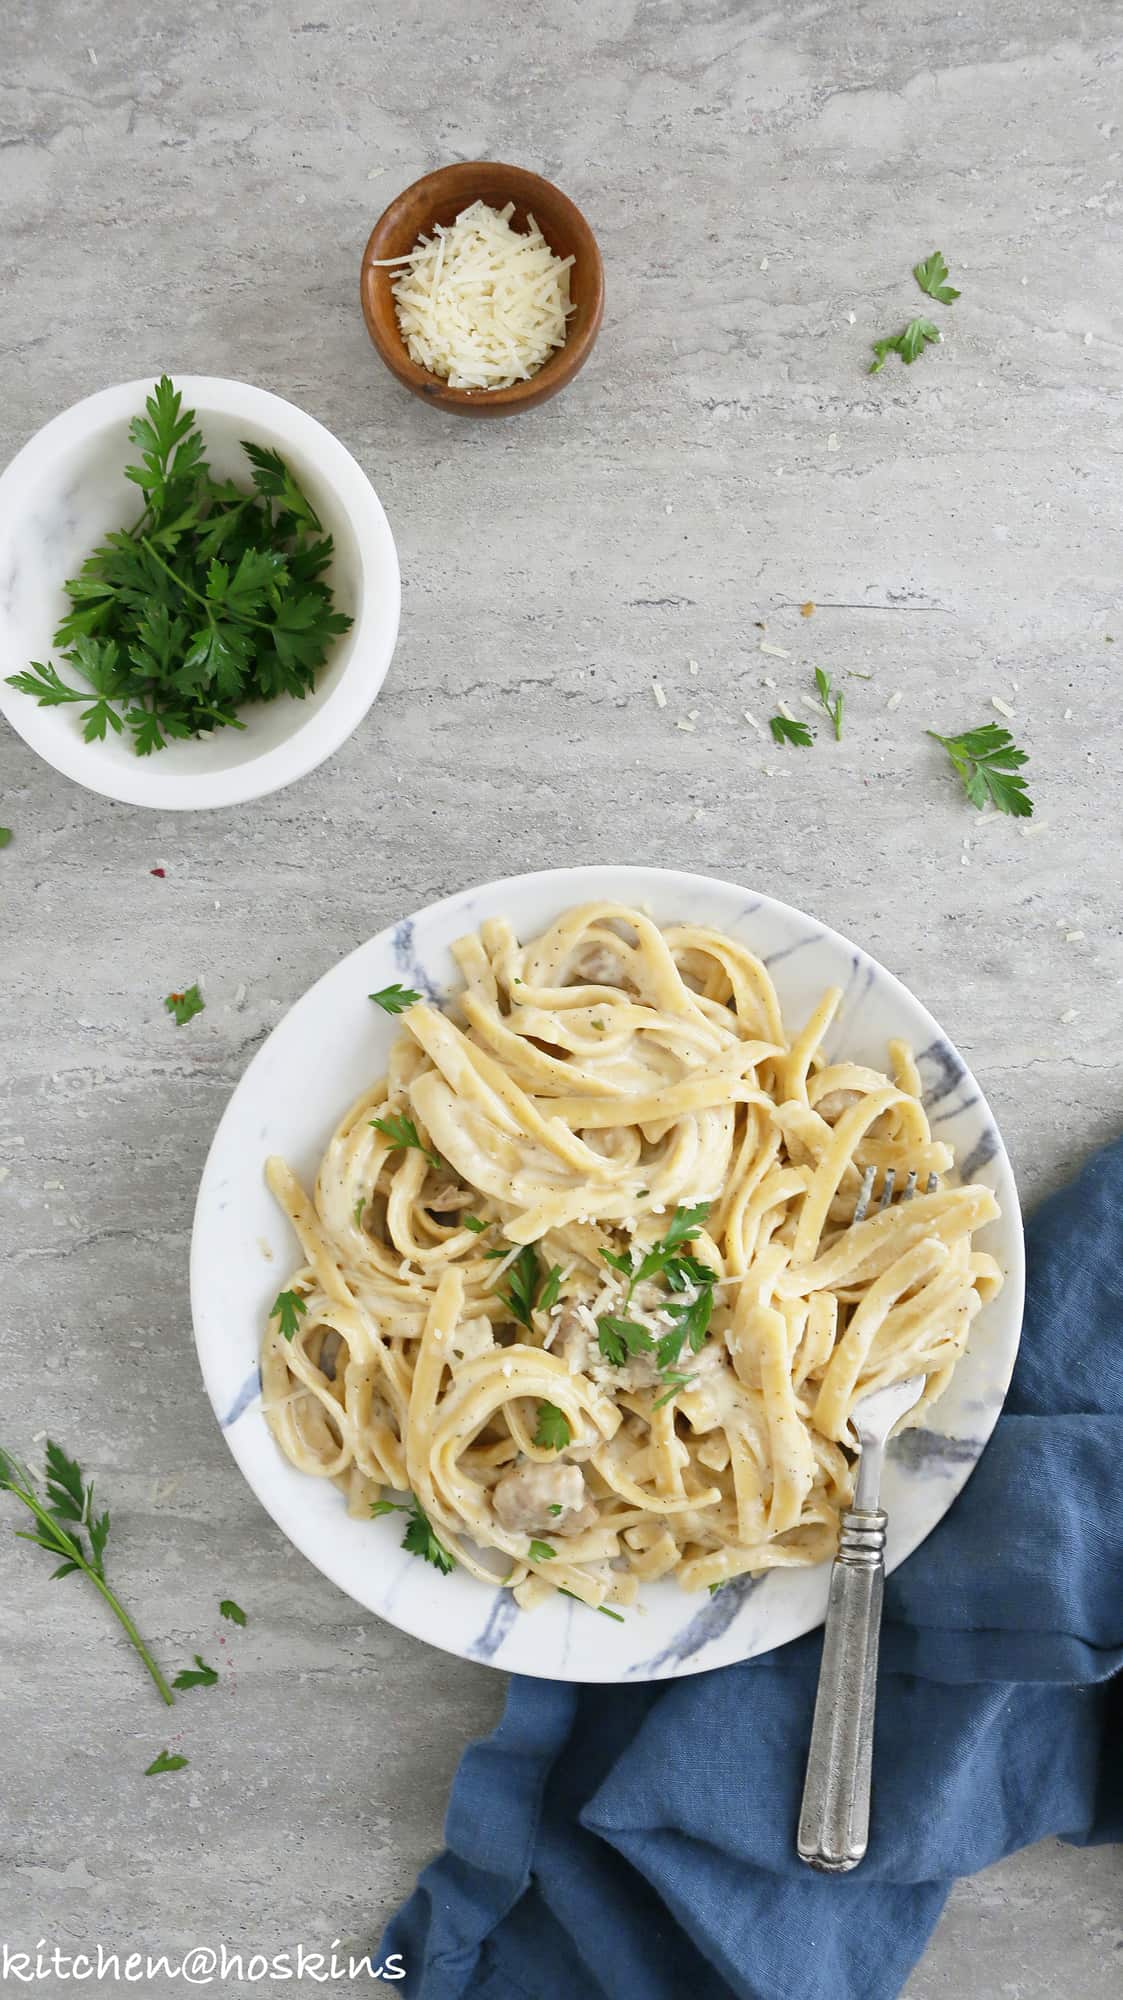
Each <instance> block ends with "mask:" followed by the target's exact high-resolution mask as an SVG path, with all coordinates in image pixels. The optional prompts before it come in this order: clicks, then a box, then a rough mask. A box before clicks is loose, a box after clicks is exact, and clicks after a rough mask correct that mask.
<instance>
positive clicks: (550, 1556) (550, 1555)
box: [529, 1541, 557, 1563]
mask: <svg viewBox="0 0 1123 2000" xmlns="http://www.w3.org/2000/svg"><path fill="white" fill-rule="evenodd" d="M529 1554H530V1560H531V1562H536V1563H544V1562H553V1560H554V1557H555V1556H556V1555H557V1550H556V1549H552V1548H551V1547H550V1544H549V1542H536V1541H532V1542H531V1544H530V1551H529Z"/></svg>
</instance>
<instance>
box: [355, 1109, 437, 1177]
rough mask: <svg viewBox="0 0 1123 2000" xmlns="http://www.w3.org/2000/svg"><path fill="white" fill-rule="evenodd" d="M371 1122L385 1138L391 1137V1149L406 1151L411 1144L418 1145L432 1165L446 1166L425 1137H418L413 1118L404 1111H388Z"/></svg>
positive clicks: (420, 1151) (418, 1148)
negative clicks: (430, 1147)
mask: <svg viewBox="0 0 1123 2000" xmlns="http://www.w3.org/2000/svg"><path fill="white" fill-rule="evenodd" d="M370 1122H371V1124H372V1125H373V1127H374V1129H375V1131H376V1132H381V1133H382V1135H383V1138H386V1139H389V1141H390V1147H391V1151H393V1152H398V1151H404V1150H405V1149H406V1148H407V1147H409V1146H416V1148H417V1150H418V1152H419V1153H424V1155H425V1158H426V1159H427V1160H428V1162H429V1165H430V1166H431V1167H443V1166H444V1161H443V1160H442V1158H441V1156H440V1154H439V1153H434V1152H431V1151H430V1149H429V1147H428V1146H427V1145H426V1144H425V1141H424V1139H421V1138H419V1137H418V1134H417V1127H416V1125H415V1124H414V1122H413V1119H412V1118H407V1117H406V1115H405V1113H404V1112H400V1113H399V1112H395V1111H388V1112H387V1114H386V1116H385V1118H372V1119H371V1121H370Z"/></svg>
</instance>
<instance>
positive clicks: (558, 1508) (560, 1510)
mask: <svg viewBox="0 0 1123 2000" xmlns="http://www.w3.org/2000/svg"><path fill="white" fill-rule="evenodd" d="M548 1511H549V1513H551V1514H564V1513H565V1508H564V1507H563V1506H562V1504H561V1501H560V1500H552V1501H551V1502H550V1506H549V1509H548Z"/></svg>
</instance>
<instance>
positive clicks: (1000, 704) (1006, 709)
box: [990, 694, 1014, 721]
mask: <svg viewBox="0 0 1123 2000" xmlns="http://www.w3.org/2000/svg"><path fill="white" fill-rule="evenodd" d="M990 705H991V707H992V708H996V709H997V710H998V713H999V715H1004V716H1005V717H1006V719H1007V721H1009V719H1010V718H1011V716H1012V715H1013V713H1014V711H1013V709H1012V708H1011V706H1010V704H1009V702H1008V701H1003V699H1002V696H1001V695H1000V694H992V695H991V698H990Z"/></svg>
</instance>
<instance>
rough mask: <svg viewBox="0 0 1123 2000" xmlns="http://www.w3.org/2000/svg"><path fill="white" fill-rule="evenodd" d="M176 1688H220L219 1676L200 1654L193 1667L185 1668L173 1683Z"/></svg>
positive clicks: (196, 1656)
mask: <svg viewBox="0 0 1123 2000" xmlns="http://www.w3.org/2000/svg"><path fill="white" fill-rule="evenodd" d="M172 1686H173V1687H174V1688H213V1687H217V1686H218V1675H217V1674H216V1672H215V1670H214V1668H213V1667H208V1665H207V1663H206V1661H205V1660H204V1659H203V1657H202V1655H201V1654H200V1653H196V1655H195V1665H194V1666H193V1667H183V1668H182V1669H181V1671H180V1672H179V1673H178V1674H177V1675H176V1677H175V1679H174V1681H173V1682H172Z"/></svg>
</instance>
